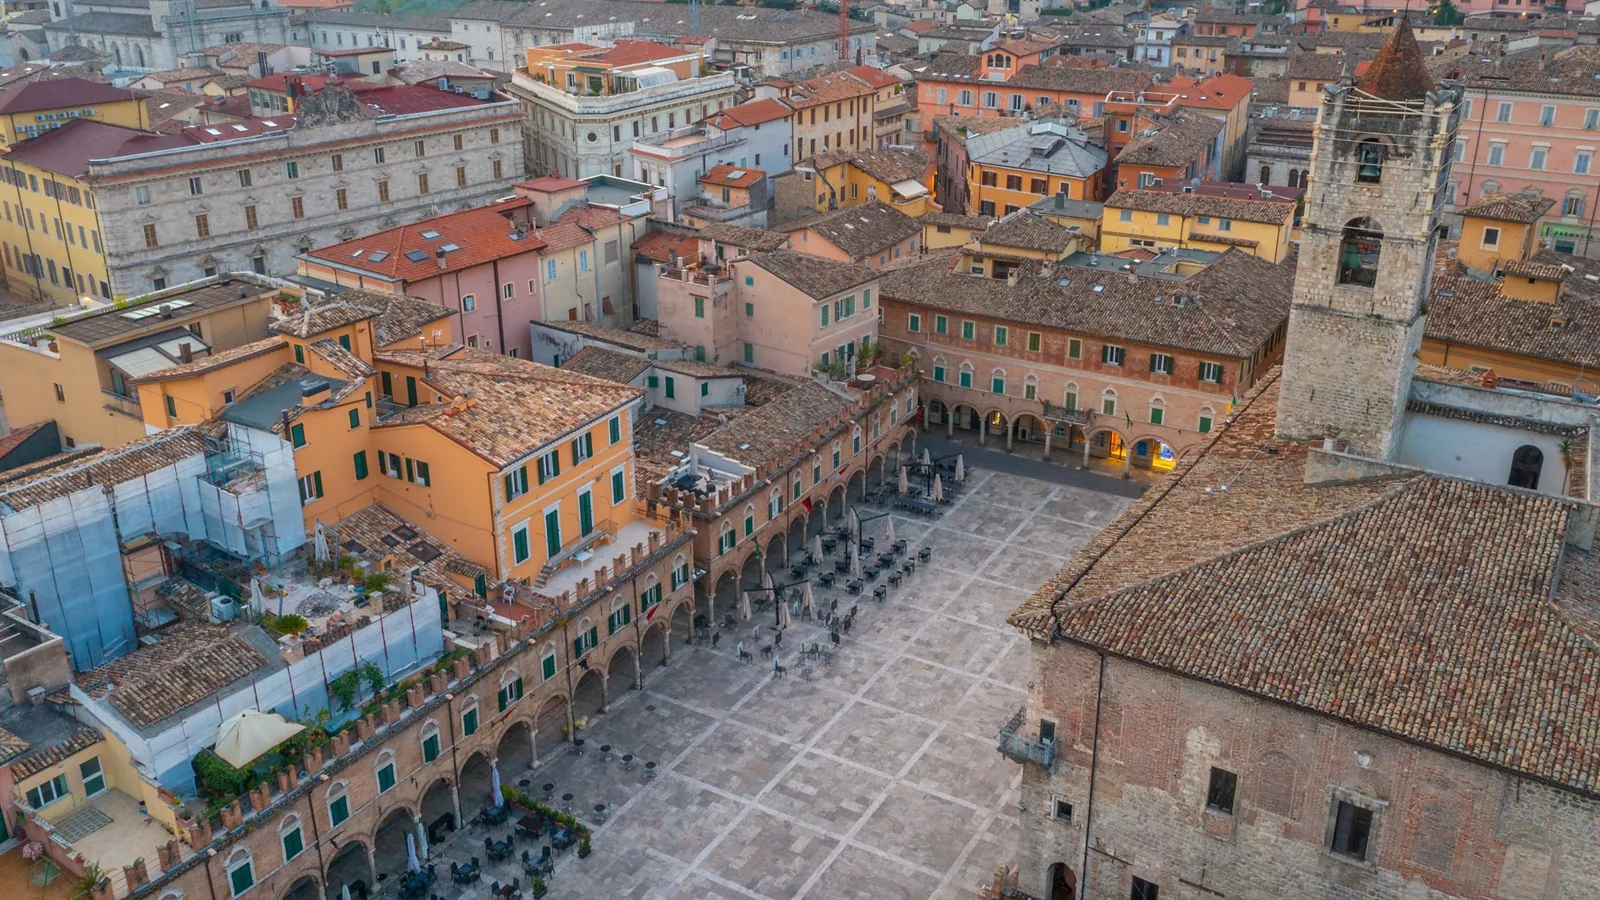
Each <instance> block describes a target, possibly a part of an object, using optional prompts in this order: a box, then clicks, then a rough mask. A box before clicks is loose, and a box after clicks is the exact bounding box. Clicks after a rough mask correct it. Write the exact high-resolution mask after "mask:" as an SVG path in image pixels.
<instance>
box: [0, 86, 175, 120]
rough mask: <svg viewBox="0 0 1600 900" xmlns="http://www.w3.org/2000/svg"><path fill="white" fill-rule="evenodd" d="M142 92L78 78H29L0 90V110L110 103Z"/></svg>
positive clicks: (7, 112) (7, 111)
mask: <svg viewBox="0 0 1600 900" xmlns="http://www.w3.org/2000/svg"><path fill="white" fill-rule="evenodd" d="M143 96H144V94H142V93H140V92H138V91H130V90H127V89H126V88H115V87H112V86H111V85H109V84H100V83H98V82H94V81H87V80H85V79H82V78H56V79H52V80H50V81H31V82H28V83H27V84H19V85H17V86H16V87H13V88H9V89H7V90H6V91H4V92H3V93H0V113H6V114H11V113H25V112H34V111H36V110H44V109H61V108H62V107H67V106H87V105H92V104H95V103H114V102H116V101H118V100H137V99H139V98H141V97H143Z"/></svg>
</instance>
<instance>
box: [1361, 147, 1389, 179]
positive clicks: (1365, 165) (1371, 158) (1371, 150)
mask: <svg viewBox="0 0 1600 900" xmlns="http://www.w3.org/2000/svg"><path fill="white" fill-rule="evenodd" d="M1386 155H1387V151H1386V148H1385V147H1384V146H1383V142H1382V141H1379V140H1376V139H1374V138H1367V139H1366V140H1364V141H1362V142H1361V143H1359V144H1357V145H1356V181H1359V182H1361V183H1362V184H1377V183H1378V182H1380V181H1382V180H1383V160H1384V157H1385V156H1386Z"/></svg>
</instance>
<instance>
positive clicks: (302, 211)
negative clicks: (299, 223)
mask: <svg viewBox="0 0 1600 900" xmlns="http://www.w3.org/2000/svg"><path fill="white" fill-rule="evenodd" d="M289 207H290V209H292V210H293V211H294V217H295V218H296V219H304V218H305V217H306V200H305V198H304V197H290V198H289Z"/></svg>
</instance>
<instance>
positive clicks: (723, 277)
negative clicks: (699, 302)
mask: <svg viewBox="0 0 1600 900" xmlns="http://www.w3.org/2000/svg"><path fill="white" fill-rule="evenodd" d="M656 274H657V275H658V276H660V277H662V278H671V279H672V280H673V281H682V282H685V283H688V284H699V285H704V286H706V287H712V288H718V289H722V288H729V287H732V286H733V273H732V272H731V271H730V270H729V269H728V268H727V267H725V266H723V267H719V268H717V270H716V271H710V270H707V269H688V268H683V267H681V266H680V267H676V268H675V267H673V266H671V265H669V264H668V263H657V264H656Z"/></svg>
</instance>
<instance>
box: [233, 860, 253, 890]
mask: <svg viewBox="0 0 1600 900" xmlns="http://www.w3.org/2000/svg"><path fill="white" fill-rule="evenodd" d="M255 884H256V873H255V864H254V863H253V862H252V861H251V859H250V858H249V857H245V859H244V861H242V862H239V863H236V864H235V865H234V867H233V868H231V869H229V870H228V885H229V887H231V888H233V895H234V896H235V897H237V896H239V895H240V894H243V893H244V892H245V891H248V890H250V889H251V888H253V887H255Z"/></svg>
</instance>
